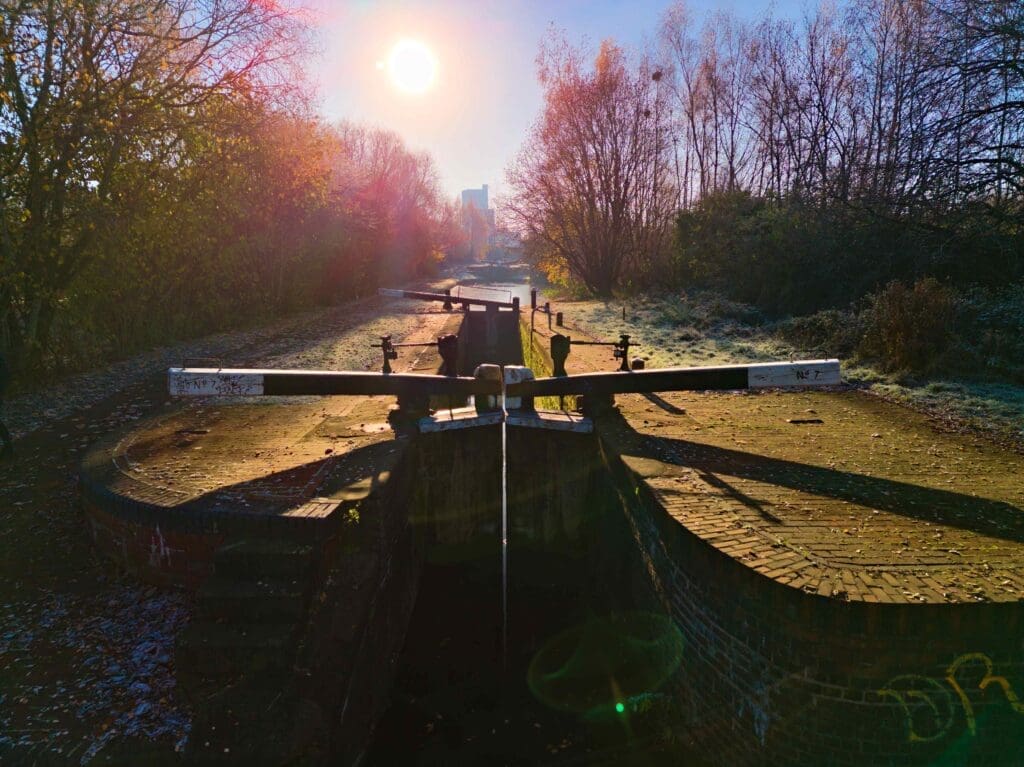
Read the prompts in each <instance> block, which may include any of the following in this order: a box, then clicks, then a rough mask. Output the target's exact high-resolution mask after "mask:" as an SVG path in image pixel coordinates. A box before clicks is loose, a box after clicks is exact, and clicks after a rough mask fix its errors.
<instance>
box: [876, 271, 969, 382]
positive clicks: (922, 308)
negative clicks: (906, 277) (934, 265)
mask: <svg viewBox="0 0 1024 767" xmlns="http://www.w3.org/2000/svg"><path fill="white" fill-rule="evenodd" d="M955 313H956V299H955V295H954V293H953V291H952V290H951V289H950V288H948V287H946V286H944V285H942V284H941V283H939V281H938V280H936V279H934V278H932V277H926V278H924V279H922V280H918V281H917V282H916V283H914V286H913V287H908V286H907V285H905V284H904V283H902V282H899V281H893V282H890V283H889V284H888V285H887V286H886V287H885V288H883V289H882V290H881V291H879V292H878V293H876V294H874V295H873V296H870V297H869V299H868V306H867V308H866V309H865V310H864V314H863V317H862V320H863V322H864V338H863V340H862V341H861V344H860V351H861V353H863V354H864V355H865V356H868V357H873V358H875V359H877V360H878V362H879V363H880V364H881V366H882V367H883V368H884V369H886V370H906V371H911V372H924V371H926V370H928V369H929V368H930V367H931V366H932V365H934V363H935V361H936V360H937V359H938V357H939V355H941V354H942V352H943V351H945V349H946V348H947V346H948V345H949V342H950V340H951V338H952V329H953V320H954V316H955Z"/></svg>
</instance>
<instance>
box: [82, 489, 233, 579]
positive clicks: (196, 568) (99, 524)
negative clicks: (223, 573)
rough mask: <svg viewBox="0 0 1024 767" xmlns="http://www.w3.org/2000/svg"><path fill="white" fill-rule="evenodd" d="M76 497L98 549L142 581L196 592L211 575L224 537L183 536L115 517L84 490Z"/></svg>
mask: <svg viewBox="0 0 1024 767" xmlns="http://www.w3.org/2000/svg"><path fill="white" fill-rule="evenodd" d="M80 497H81V500H80V503H81V508H82V511H83V512H84V514H85V517H86V520H87V523H88V525H89V532H90V533H91V535H92V539H93V543H94V545H95V546H96V548H97V549H98V550H99V551H100V552H102V553H103V554H105V555H106V556H108V557H110V558H111V559H112V560H113V561H114V562H115V563H116V564H117V565H119V566H120V567H123V568H124V569H125V570H127V571H128V572H129V573H131V574H132V575H134V576H135V577H137V578H139V579H140V580H142V581H145V582H147V583H152V584H154V585H157V586H183V587H185V588H188V589H195V588H198V586H199V585H200V584H201V583H202V582H203V581H204V580H205V579H206V578H207V577H208V576H209V575H210V574H212V572H213V554H214V552H215V551H216V550H217V549H218V548H220V546H221V544H222V543H223V542H224V538H225V536H224V534H223V533H222V532H218V531H207V530H201V529H196V530H191V531H188V530H181V529H178V528H176V527H173V526H172V527H168V526H167V525H164V526H161V525H160V524H159V523H158V522H149V521H143V520H137V519H133V518H132V516H138V515H137V514H133V515H128V514H125V515H116V514H114V513H111V511H109V510H108V509H109V505H108V504H103V505H101V503H100V502H98V501H97V500H96V498H95V497H94V496H93V494H91V493H89V492H88V490H87V489H86V488H83V490H82V492H81V496H80ZM132 511H135V510H134V509H133V510H132Z"/></svg>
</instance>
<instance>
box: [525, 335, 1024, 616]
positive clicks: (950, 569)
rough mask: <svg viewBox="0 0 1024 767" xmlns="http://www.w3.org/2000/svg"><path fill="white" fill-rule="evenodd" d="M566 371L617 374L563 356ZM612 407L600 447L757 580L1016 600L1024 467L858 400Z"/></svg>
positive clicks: (701, 400) (1017, 459)
mask: <svg viewBox="0 0 1024 767" xmlns="http://www.w3.org/2000/svg"><path fill="white" fill-rule="evenodd" d="M567 320H571V318H569V317H567ZM542 324H543V325H544V326H543V327H541V325H542ZM563 332H565V333H569V334H571V335H572V336H573V338H580V339H588V340H595V339H589V337H588V336H587V335H586V334H585V333H584V332H582V331H580V330H578V329H576V328H573V327H571V326H569V327H567V328H565V329H564V330H563ZM538 333H539V335H540V336H541V337H542V338H541V339H540V343H541V344H542V345H543V346H545V347H546V345H547V336H548V335H549V331H548V330H547V328H546V323H540V322H538ZM604 340H607V339H604ZM638 340H641V341H642V339H638ZM567 368H568V370H569V372H570V373H572V372H583V371H591V370H613V369H614V368H615V361H613V360H612V359H611V351H610V349H604V348H601V347H573V350H572V354H571V355H570V357H569V361H568V364H567ZM616 401H617V404H618V406H619V416H613V417H610V418H607V419H603V420H602V421H601V422H600V423H599V424H598V430H599V432H600V434H601V436H602V438H603V439H605V440H607V441H608V442H609V443H610V444H611V445H612V446H613V448H614V449H615V450H616V451H617V452H619V453H620V454H621V455H622V456H623V460H624V462H625V463H626V465H627V466H628V467H629V468H630V469H631V470H632V471H633V472H634V473H635V474H636V475H637V478H638V479H639V480H640V481H641V483H642V484H643V485H645V486H646V488H647V489H648V490H649V491H650V493H651V494H652V495H653V496H654V497H655V498H656V499H657V501H658V502H659V503H660V505H662V506H663V507H664V508H665V509H666V510H667V511H668V513H669V514H671V516H672V517H673V518H674V519H675V520H677V521H678V522H679V523H680V524H681V525H683V526H684V527H685V528H686V529H687V530H689V531H691V532H692V533H694V534H696V535H698V536H700V537H701V538H702V539H703V540H704V541H706V542H707V543H708V545H710V546H713V547H715V548H716V549H718V550H719V551H721V552H723V553H725V554H728V555H729V556H731V557H732V558H733V559H735V560H736V561H738V562H742V563H743V564H744V565H745V566H747V567H749V568H751V569H752V570H755V571H757V572H759V573H761V574H762V575H764V576H765V577H767V578H772V579H774V580H776V581H778V582H779V583H783V584H786V585H788V586H790V587H791V588H795V589H801V590H803V591H805V592H808V593H812V594H817V595H820V596H824V597H829V598H833V599H840V600H851V601H863V602H883V603H965V602H985V601H993V602H1017V601H1021V600H1022V599H1024V456H1021V455H1019V454H1015V453H1010V452H1006V451H1004V450H1002V449H1000V448H999V447H998V446H996V445H993V444H991V443H988V442H986V441H984V440H983V439H981V438H979V437H974V436H968V435H963V434H959V433H951V432H949V431H941V430H939V429H937V428H936V427H935V425H934V424H933V423H932V422H931V421H929V420H928V419H927V417H925V416H923V415H921V414H918V413H914V412H911V411H909V410H907V409H905V408H902V407H899V406H896V405H893V404H891V403H887V402H885V401H882V400H879V399H877V398H875V397H872V396H870V395H868V394H865V393H863V392H859V391H853V390H845V391H830V392H808V391H801V392H763V393H748V392H743V393H696V392H680V393H664V394H661V395H656V396H650V397H645V396H641V395H620V396H618V397H617V398H616Z"/></svg>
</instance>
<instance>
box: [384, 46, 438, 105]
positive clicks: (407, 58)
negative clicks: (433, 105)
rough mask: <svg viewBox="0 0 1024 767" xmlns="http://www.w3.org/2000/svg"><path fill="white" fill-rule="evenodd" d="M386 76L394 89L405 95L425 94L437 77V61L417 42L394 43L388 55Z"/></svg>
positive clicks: (428, 49)
mask: <svg viewBox="0 0 1024 767" xmlns="http://www.w3.org/2000/svg"><path fill="white" fill-rule="evenodd" d="M387 68H388V75H390V77H391V82H392V83H394V85H395V87H396V88H398V89H399V90H400V91H404V92H405V93H414V94H418V93H425V92H426V91H427V90H429V89H430V86H431V85H433V84H434V79H435V78H436V76H437V59H436V58H435V57H434V54H433V52H432V51H431V50H430V48H428V47H427V46H426V45H424V44H423V43H421V42H420V41H419V40H410V39H404V40H399V41H398V42H397V43H395V47H394V48H392V49H391V53H390V54H388V64H387Z"/></svg>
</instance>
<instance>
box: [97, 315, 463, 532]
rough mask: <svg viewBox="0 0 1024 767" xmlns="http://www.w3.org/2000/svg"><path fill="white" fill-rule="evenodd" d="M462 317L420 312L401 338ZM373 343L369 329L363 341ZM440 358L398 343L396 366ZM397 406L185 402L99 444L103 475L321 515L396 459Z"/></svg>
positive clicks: (216, 500) (413, 339)
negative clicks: (391, 415) (392, 421)
mask: <svg viewBox="0 0 1024 767" xmlns="http://www.w3.org/2000/svg"><path fill="white" fill-rule="evenodd" d="M460 321H461V316H460V315H459V314H457V313H453V314H443V313H438V312H424V313H423V319H422V321H421V322H420V323H419V324H418V325H417V327H416V328H415V330H413V331H412V332H411V333H410V334H408V335H407V336H405V337H404V338H403V339H402V340H403V341H404V342H408V343H422V342H427V341H431V340H434V339H435V338H436V337H437V336H438V335H440V334H442V333H448V332H457V330H458V325H459V323H460ZM374 340H376V339H375V338H373V337H372V336H370V335H368V336H367V338H366V343H367V345H369V344H370V343H372V342H373V341H374ZM440 364H441V360H440V357H439V356H438V354H437V351H436V349H434V348H432V347H424V348H422V349H410V350H403V354H402V357H401V358H400V359H399V360H397V362H396V363H395V366H394V367H395V370H396V371H400V372H416V373H434V372H436V371H437V370H438V368H439V367H440ZM393 404H394V398H393V397H294V398H289V399H278V398H233V399H221V398H218V399H216V400H193V401H187V402H184V403H183V404H182V406H181V407H178V408H175V409H173V410H172V411H171V412H170V413H166V414H164V415H162V416H159V417H157V418H154V419H152V420H149V421H147V422H144V423H142V424H141V425H139V426H137V427H136V428H134V429H133V430H132V431H130V432H129V433H127V434H126V435H124V436H123V437H122V438H121V439H120V440H119V441H117V442H116V444H114V445H113V446H112V448H111V449H109V450H108V451H105V455H109V457H110V462H109V465H108V466H107V467H106V469H105V470H104V472H103V478H102V479H103V482H104V484H105V485H106V486H107V487H108V488H109V489H110V490H111V491H113V492H114V493H115V494H117V495H120V496H124V497H128V498H131V499H132V500H135V501H142V502H146V503H154V504H158V505H162V506H167V507H176V509H177V510H180V509H181V508H187V509H189V510H193V511H195V512H197V513H204V514H205V513H208V512H210V511H216V510H217V509H221V508H223V509H230V510H231V511H232V512H233V513H238V512H239V511H244V512H248V513H251V514H254V515H274V516H288V517H296V518H298V517H302V518H310V519H312V518H317V517H322V516H324V515H329V514H331V513H333V511H334V510H335V509H336V508H337V507H338V503H337V501H341V500H354V499H355V498H356V497H357V496H360V497H362V496H365V495H367V494H368V493H369V491H370V489H371V487H372V485H373V482H372V479H373V478H374V477H376V476H377V474H378V473H379V471H381V470H384V471H386V470H387V469H388V467H389V466H390V465H391V463H392V462H393V459H394V457H395V456H396V455H397V454H398V452H399V446H398V444H397V443H395V441H394V440H393V435H392V431H391V427H390V426H389V424H388V422H387V415H388V410H389V409H390V408H391V407H392V406H393ZM375 445H380V449H377V450H369V448H372V447H373V446H375ZM332 499H333V501H334V502H332ZM186 504H187V505H186Z"/></svg>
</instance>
